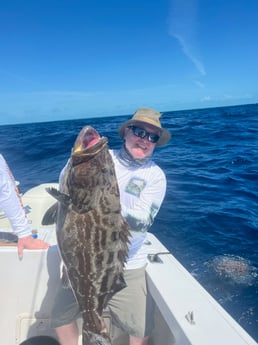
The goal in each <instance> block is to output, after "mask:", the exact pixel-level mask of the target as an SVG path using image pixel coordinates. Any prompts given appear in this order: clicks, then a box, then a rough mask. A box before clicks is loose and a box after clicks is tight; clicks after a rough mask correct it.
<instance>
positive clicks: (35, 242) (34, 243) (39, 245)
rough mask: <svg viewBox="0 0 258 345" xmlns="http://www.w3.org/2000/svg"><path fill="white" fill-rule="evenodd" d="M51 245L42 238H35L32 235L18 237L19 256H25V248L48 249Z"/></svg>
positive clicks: (20, 257)
mask: <svg viewBox="0 0 258 345" xmlns="http://www.w3.org/2000/svg"><path fill="white" fill-rule="evenodd" d="M49 247H50V245H49V244H48V243H46V242H44V241H42V240H39V239H35V238H33V237H32V236H27V237H22V238H19V239H18V256H19V259H20V260H21V259H22V258H23V249H47V248H49Z"/></svg>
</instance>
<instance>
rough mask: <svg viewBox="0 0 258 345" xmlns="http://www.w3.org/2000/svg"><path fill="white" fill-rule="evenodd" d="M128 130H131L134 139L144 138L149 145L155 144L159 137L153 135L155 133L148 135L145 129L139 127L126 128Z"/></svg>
mask: <svg viewBox="0 0 258 345" xmlns="http://www.w3.org/2000/svg"><path fill="white" fill-rule="evenodd" d="M128 128H129V129H131V131H132V132H133V134H134V135H135V136H136V137H139V138H142V139H143V138H145V137H147V139H148V141H149V142H151V143H156V142H158V140H159V135H158V134H155V133H149V132H147V131H145V129H143V128H140V127H136V126H128Z"/></svg>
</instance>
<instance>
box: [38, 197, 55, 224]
mask: <svg viewBox="0 0 258 345" xmlns="http://www.w3.org/2000/svg"><path fill="white" fill-rule="evenodd" d="M57 208H58V203H57V202H56V203H55V204H54V205H52V206H51V207H49V209H48V210H47V211H46V213H45V214H44V216H43V218H42V221H41V225H51V224H54V223H56V220H57Z"/></svg>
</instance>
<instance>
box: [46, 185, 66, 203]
mask: <svg viewBox="0 0 258 345" xmlns="http://www.w3.org/2000/svg"><path fill="white" fill-rule="evenodd" d="M46 191H47V192H48V193H49V194H50V195H52V196H53V197H54V198H55V199H57V200H58V201H59V202H60V203H61V204H64V205H69V204H70V202H71V198H70V196H69V195H67V194H64V193H61V192H60V191H59V190H57V189H56V188H52V187H51V188H46Z"/></svg>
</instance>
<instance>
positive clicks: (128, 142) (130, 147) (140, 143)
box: [124, 124, 160, 159]
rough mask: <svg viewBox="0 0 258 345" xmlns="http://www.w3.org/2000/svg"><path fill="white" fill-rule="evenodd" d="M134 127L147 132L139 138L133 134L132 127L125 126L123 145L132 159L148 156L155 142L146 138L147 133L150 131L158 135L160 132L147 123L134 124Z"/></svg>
mask: <svg viewBox="0 0 258 345" xmlns="http://www.w3.org/2000/svg"><path fill="white" fill-rule="evenodd" d="M135 127H137V129H144V130H145V131H146V132H147V135H146V136H145V137H144V138H141V137H139V136H137V135H135V134H134V131H133V130H132V129H130V128H125V132H124V133H125V134H124V140H125V147H126V149H127V151H128V152H129V153H130V155H131V156H132V157H133V158H134V159H144V158H146V157H150V156H151V155H152V153H153V150H154V149H155V146H156V143H153V142H151V141H149V140H148V134H149V133H151V134H154V135H158V136H159V135H160V133H159V131H158V130H157V128H155V127H153V126H151V125H148V124H139V125H138V124H135Z"/></svg>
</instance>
